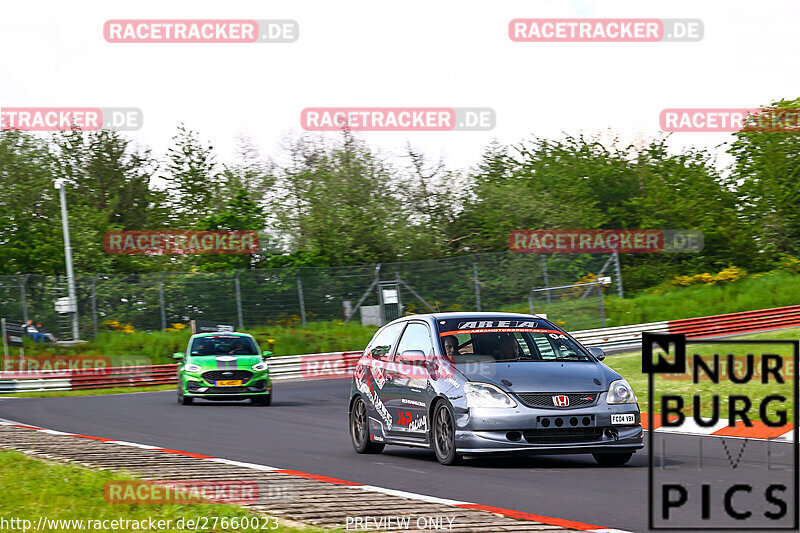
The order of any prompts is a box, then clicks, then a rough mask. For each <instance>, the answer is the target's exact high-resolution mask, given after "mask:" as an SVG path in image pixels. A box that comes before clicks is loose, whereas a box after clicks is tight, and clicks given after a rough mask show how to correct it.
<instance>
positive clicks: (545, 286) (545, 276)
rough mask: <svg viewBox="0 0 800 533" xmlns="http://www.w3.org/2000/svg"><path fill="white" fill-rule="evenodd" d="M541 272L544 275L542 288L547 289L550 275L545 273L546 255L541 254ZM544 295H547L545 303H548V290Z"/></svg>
mask: <svg viewBox="0 0 800 533" xmlns="http://www.w3.org/2000/svg"><path fill="white" fill-rule="evenodd" d="M542 274H543V275H544V288H545V289H547V288H548V287H550V277H549V276H548V275H547V255H545V254H542ZM544 293H545V295H546V296H547V303H548V304H549V303H550V291H549V290H546V291H545V292H544Z"/></svg>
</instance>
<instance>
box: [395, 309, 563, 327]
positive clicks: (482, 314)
mask: <svg viewBox="0 0 800 533" xmlns="http://www.w3.org/2000/svg"><path fill="white" fill-rule="evenodd" d="M454 318H456V319H458V318H461V319H468V318H475V319H481V318H523V319H528V320H544V321H545V322H547V323H548V324H552V322H551V321H550V320H548V319H546V318H544V317H541V316H538V315H531V314H527V313H499V312H498V313H492V312H489V311H474V312H472V313H465V312H453V313H424V314H418V315H407V316H403V317H400V318H398V319H396V320H393V321H392V322H402V321H404V320H411V319H417V320H428V319H430V320H434V321H437V320H447V319H454Z"/></svg>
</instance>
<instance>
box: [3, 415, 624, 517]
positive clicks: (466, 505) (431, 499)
mask: <svg viewBox="0 0 800 533" xmlns="http://www.w3.org/2000/svg"><path fill="white" fill-rule="evenodd" d="M0 425H3V426H11V427H16V428H22V429H31V430H35V431H41V432H43V433H48V434H50V435H60V436H63V437H75V438H79V439H89V440H93V441H98V442H103V443H105V444H116V445H118V446H132V447H135V448H141V449H144V450H153V451H158V452H165V453H172V454H177V455H183V456H186V457H192V458H195V459H199V460H203V461H211V462H214V463H223V464H228V465H232V466H238V467H241V468H249V469H252V470H260V471H263V472H275V473H279V474H286V475H290V476H296V477H301V478H305V479H313V480H315V481H321V482H325V483H332V484H335V485H342V486H348V487H353V488H354V489H357V490H363V491H366V492H376V493H381V494H386V495H390V496H399V497H402V498H408V499H410V500H417V501H422V502H427V503H434V504H439V505H447V506H451V507H459V508H461V509H472V510H479V511H487V512H490V513H495V514H499V515H503V516H507V517H509V518H514V519H517V520H530V521H533V522H540V523H542V524H548V525H553V526H559V527H563V528H566V529H575V530H578V531H587V532H589V533H631V532H629V531H626V530H623V529H613V528H604V527H602V526H597V525H592V524H585V523H583V522H576V521H574V520H565V519H563V518H555V517H551V516H543V515H538V514H533V513H526V512H522V511H514V510H511V509H503V508H501V507H491V506H488V505H481V504H478V503H471V502H465V501H459V500H450V499H447V498H438V497H436V496H427V495H425V494H417V493H415V492H407V491H404V490H395V489H387V488H384V487H377V486H375V485H365V484H363V483H356V482H353V481H345V480H343V479H337V478H333V477H328V476H321V475H317V474H309V473H307V472H300V471H298V470H286V469H283V468H278V467H275V466H268V465H259V464H255V463H244V462H241V461H233V460H230V459H224V458H221V457H212V456H210V455H204V454H200V453H192V452H184V451H181V450H171V449H168V448H161V447H159V446H151V445H149V444H139V443H136V442H127V441H123V440H115V439H107V438H103V437H93V436H90V435H78V434H76V433H67V432H64V431H55V430H52V429H46V428H41V427H38V426H31V425H28V424H21V423H18V422H14V421H11V420H3V419H0Z"/></svg>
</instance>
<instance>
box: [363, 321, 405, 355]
mask: <svg viewBox="0 0 800 533" xmlns="http://www.w3.org/2000/svg"><path fill="white" fill-rule="evenodd" d="M404 325H405V324H404V323H402V322H401V323H399V324H393V325H391V326H387V327H385V328H383V329H382V330H380V331H379V332H378V333H377V334H376V335H375V338H373V339H372V342H370V343H369V353H370V354H371V355H372V357H386V354H388V353H391V351H392V347H393V346H394V345H395V343H396V342H397V336H398V335H399V334H400V330H401V329H403V326H404Z"/></svg>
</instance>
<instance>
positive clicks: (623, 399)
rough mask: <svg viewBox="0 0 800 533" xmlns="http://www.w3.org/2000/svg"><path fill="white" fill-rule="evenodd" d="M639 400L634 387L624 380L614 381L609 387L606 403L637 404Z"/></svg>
mask: <svg viewBox="0 0 800 533" xmlns="http://www.w3.org/2000/svg"><path fill="white" fill-rule="evenodd" d="M637 399H638V398H636V395H635V394H634V393H633V387H631V385H630V383H628V382H627V381H625V380H624V379H618V380H616V381H612V382H611V385H610V386H609V387H608V394H607V395H606V403H608V404H612V405H613V404H619V403H636V400H637Z"/></svg>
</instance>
